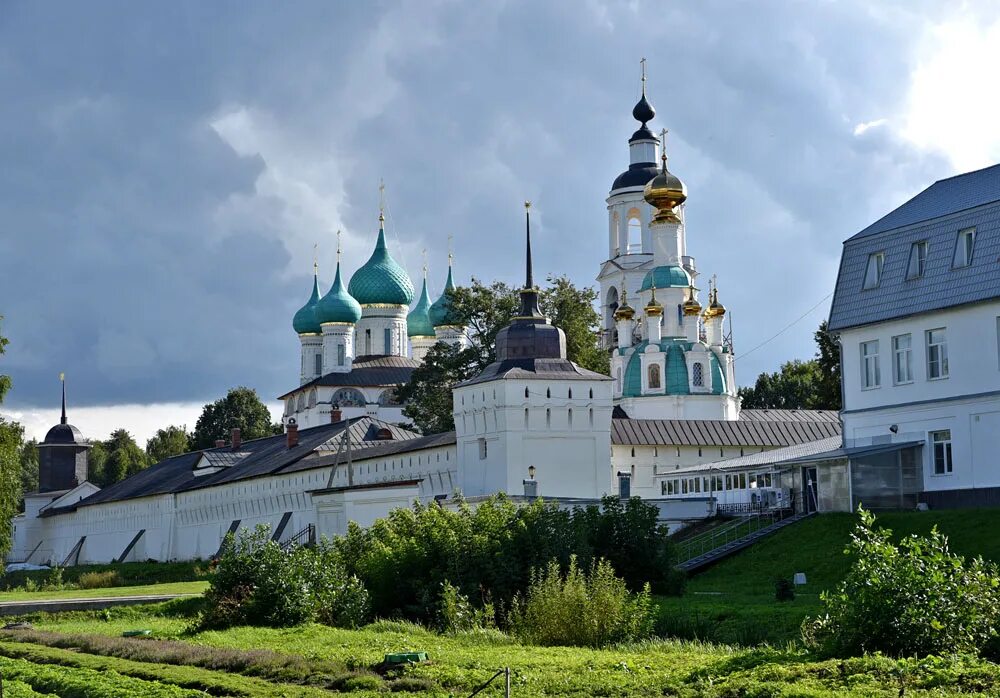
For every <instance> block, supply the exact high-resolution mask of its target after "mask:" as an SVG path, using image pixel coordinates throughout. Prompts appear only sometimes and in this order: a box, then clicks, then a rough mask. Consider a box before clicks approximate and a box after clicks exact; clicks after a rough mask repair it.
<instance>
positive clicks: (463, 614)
mask: <svg viewBox="0 0 1000 698" xmlns="http://www.w3.org/2000/svg"><path fill="white" fill-rule="evenodd" d="M437 616H438V617H437V621H438V622H437V627H438V630H440V631H441V632H444V633H459V632H468V631H470V630H484V629H487V628H493V627H494V626H495V623H494V621H495V610H494V608H493V604H490V603H485V604H483V607H482V608H476V607H475V606H474V605H473V604H472V602H471V601H470V600H469V597H468V596H466V595H465V594H463V593H462V592H460V591H459V590H458V588H456V587H455V586H454V585H453V584H452V583H451V582H449V581H447V580H445V581H444V582H443V583H442V584H441V593H440V594H439V596H438V614H437Z"/></svg>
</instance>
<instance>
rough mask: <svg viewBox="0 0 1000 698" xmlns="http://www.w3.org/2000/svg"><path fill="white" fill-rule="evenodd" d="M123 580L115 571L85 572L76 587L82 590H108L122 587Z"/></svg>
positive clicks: (78, 579)
mask: <svg viewBox="0 0 1000 698" xmlns="http://www.w3.org/2000/svg"><path fill="white" fill-rule="evenodd" d="M121 583H122V580H121V577H119V576H118V573H117V572H116V571H114V570H107V571H105V572H85V573H83V574H81V575H80V576H79V577H78V578H77V580H76V585H77V586H78V587H80V588H81V589H106V588H108V587H117V586H121Z"/></svg>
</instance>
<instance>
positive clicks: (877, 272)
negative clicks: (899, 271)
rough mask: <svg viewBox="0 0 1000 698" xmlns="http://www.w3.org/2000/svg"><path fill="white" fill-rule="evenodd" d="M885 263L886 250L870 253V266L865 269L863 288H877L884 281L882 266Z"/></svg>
mask: <svg viewBox="0 0 1000 698" xmlns="http://www.w3.org/2000/svg"><path fill="white" fill-rule="evenodd" d="M884 265H885V252H873V253H872V254H870V255H868V267H867V268H866V269H865V282H864V285H863V286H862V288H865V289H868V288H875V287H876V286H878V285H879V283H880V282H881V281H882V267H883V266H884Z"/></svg>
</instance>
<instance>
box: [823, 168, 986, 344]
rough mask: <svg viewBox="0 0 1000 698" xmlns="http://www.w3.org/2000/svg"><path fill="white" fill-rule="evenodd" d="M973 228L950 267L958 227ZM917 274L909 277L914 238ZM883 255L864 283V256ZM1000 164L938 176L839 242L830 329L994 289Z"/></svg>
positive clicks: (981, 296) (968, 299) (970, 299)
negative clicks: (873, 280)
mask: <svg viewBox="0 0 1000 698" xmlns="http://www.w3.org/2000/svg"><path fill="white" fill-rule="evenodd" d="M971 227H974V228H975V230H976V237H975V247H974V251H973V256H972V263H971V264H969V265H968V266H964V267H958V268H953V267H952V264H953V261H954V256H955V246H956V244H957V241H958V232H959V231H960V230H964V229H966V228H971ZM921 241H926V242H927V245H928V252H927V264H926V269H925V271H924V274H923V276H921V277H919V278H915V279H907V273H908V267H909V261H910V252H911V249H912V246H913V244H914V243H915V242H921ZM878 252H881V253H883V254H884V255H885V261H884V265H883V269H882V275H881V279H880V282H879V284H878V286H876V287H874V288H870V289H864V288H863V285H864V278H865V269H866V267H867V266H868V259H869V256H870V255H872V254H874V253H878ZM998 259H1000V165H994V166H993V167H989V168H986V169H985V170H979V171H977V172H970V173H967V174H964V175H959V176H958V177H952V178H950V179H946V180H941V181H940V182H937V183H936V184H934V185H932V186H931V187H929V188H928V189H926V190H925V191H923V192H922V193H920V194H918V195H917V196H916V197H914V198H913V199H911V200H910V201H908V202H907V203H905V204H903V206H901V207H899V208H898V209H896V210H895V211H893V212H892V213H890V214H889V215H888V216H885V217H884V218H882V219H881V220H880V221H878V222H876V223H874V224H873V225H871V226H869V227H868V228H865V230H863V231H861V232H860V233H858V234H857V235H855V236H854V237H852V238H851V239H849V240H847V241H846V242H845V243H844V250H843V254H842V256H841V260H840V271H839V274H838V276H837V284H836V288H835V292H834V297H833V303H832V305H831V308H830V322H829V327H830V329H831V330H833V331H837V330H842V329H846V328H848V327H856V326H860V325H866V324H869V323H874V322H882V321H885V320H891V319H895V318H900V317H906V316H909V315H915V314H918V313H924V312H929V311H933V310H941V309H944V308H949V307H953V306H957V305H964V304H967V303H976V302H981V301H986V300H992V299H995V298H998V297H1000V268H998Z"/></svg>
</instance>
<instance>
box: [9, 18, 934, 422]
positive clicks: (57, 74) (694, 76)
mask: <svg viewBox="0 0 1000 698" xmlns="http://www.w3.org/2000/svg"><path fill="white" fill-rule="evenodd" d="M931 11H935V10H934V6H930V5H928V6H927V7H917V6H910V5H909V4H905V5H899V6H896V7H891V6H890V7H888V8H880V9H879V11H878V13H876V12H874V11H871V10H869V9H867V6H866V4H864V3H860V2H859V3H846V4H825V3H824V4H817V3H787V4H778V3H773V4H766V3H765V4H761V3H756V4H740V5H734V4H732V3H728V2H725V3H699V4H698V5H697V6H694V5H692V6H691V7H681V6H664V5H662V4H661V3H644V2H629V3H607V4H602V3H598V2H596V1H595V2H589V3H569V2H551V3H529V2H513V1H512V2H503V3H473V4H464V3H463V4H458V3H450V2H440V3H437V2H435V3H432V2H421V3H404V2H383V3H353V4H346V3H325V2H315V3H296V4H294V5H280V6H279V5H274V4H270V3H257V4H250V3H236V2H234V3H210V4H206V3H195V2H188V3H171V4H169V5H166V6H143V7H141V8H137V6H134V5H132V4H129V3H111V2H106V3H88V4H87V5H86V6H84V5H78V4H71V3H67V4H65V5H63V6H61V7H60V8H59V9H58V10H56V9H54V8H53V7H52V6H51V5H39V4H36V3H21V4H11V5H8V6H5V9H4V10H2V11H0V90H2V93H3V94H4V95H13V96H14V97H15V98H14V99H13V100H11V101H10V102H9V103H8V104H5V109H4V110H3V111H2V112H0V134H2V135H0V157H2V159H3V162H4V168H3V170H2V171H0V191H2V194H0V225H2V230H0V313H2V314H4V315H6V319H5V321H4V326H3V327H4V332H5V334H6V335H7V336H8V337H9V338H10V339H11V345H10V347H9V349H10V351H9V354H8V356H7V357H5V360H4V365H5V366H6V369H5V370H7V371H9V372H10V373H12V374H13V376H14V379H15V391H14V392H13V393H11V395H10V396H9V401H10V402H11V403H12V404H22V405H37V404H47V403H49V402H51V400H52V397H53V396H52V393H53V389H52V381H53V377H54V376H55V374H57V373H58V372H59V371H61V370H65V371H67V373H70V374H71V376H72V377H73V381H74V395H75V398H76V400H77V402H81V403H86V404H109V403H120V402H161V401H185V400H192V401H199V400H206V399H210V398H213V397H215V396H217V395H219V394H221V393H222V392H224V391H225V389H226V388H228V387H230V386H232V385H235V384H250V385H253V386H255V387H257V388H258V389H259V390H260V391H261V392H262V393H263V394H264V395H267V396H271V395H276V394H279V393H281V392H283V391H284V390H285V389H287V388H288V387H289V386H290V385H291V384H292V383H294V381H295V380H296V377H297V366H298V358H297V340H296V339H295V337H294V335H293V333H292V331H291V327H290V319H291V314H292V313H293V312H294V310H295V309H296V308H297V307H298V306H299V305H301V303H302V302H303V301H304V300H305V298H306V296H307V295H308V290H309V279H308V269H309V262H310V260H311V256H312V244H313V243H314V242H319V243H320V245H321V247H320V258H321V263H322V267H323V269H324V270H325V271H326V272H329V271H330V268H331V265H332V259H333V250H334V245H335V242H334V237H333V234H332V232H333V230H334V229H336V228H337V227H344V228H345V230H346V231H347V236H346V238H345V243H346V245H345V252H346V256H345V266H346V267H347V270H348V271H353V270H354V269H355V268H357V266H359V265H360V264H361V263H363V262H364V260H365V259H366V258H367V255H368V253H369V252H370V248H371V245H372V243H373V240H374V230H375V214H376V212H377V210H376V203H377V192H376V184H377V181H378V179H379V177H384V178H385V180H386V184H387V189H388V195H389V205H390V212H391V217H390V240H391V243H392V245H393V249H394V254H396V256H397V258H400V259H401V260H402V261H405V263H406V264H407V265H408V267H409V270H410V272H411V275H413V277H414V278H419V277H418V275H419V265H420V256H419V251H420V250H421V249H422V248H425V247H426V248H427V249H428V250H429V255H430V261H431V268H432V286H433V287H434V288H435V289H436V290H440V285H441V283H442V281H443V278H442V277H443V272H444V269H443V267H444V257H445V254H446V246H447V237H448V235H454V237H455V248H456V255H457V268H456V271H457V272H458V274H459V276H460V277H461V278H468V277H469V276H470V275H474V276H476V277H479V278H483V279H492V278H502V279H505V280H508V281H515V280H517V278H518V274H519V270H520V269H521V259H520V255H521V248H520V233H521V227H520V226H521V213H520V208H519V202H520V201H521V200H522V199H524V198H530V199H533V200H534V201H535V202H536V205H537V209H538V212H539V218H538V226H539V227H538V243H537V250H536V266H537V267H538V268H539V269H541V270H542V271H544V272H548V273H567V274H569V275H570V276H571V277H572V278H573V279H575V280H576V281H577V282H578V283H584V284H589V283H592V279H593V277H594V275H595V274H596V272H597V269H598V265H599V264H600V262H601V261H602V260H603V259H604V257H605V256H606V253H607V249H606V232H605V231H606V222H605V221H606V219H605V216H606V212H605V208H604V206H605V205H604V198H605V197H606V196H607V189H608V187H609V186H610V183H611V181H612V180H613V179H614V177H615V176H616V175H617V174H618V173H619V172H620V171H621V170H623V169H624V168H625V167H626V166H627V147H626V139H627V138H628V136H629V134H630V133H631V132H632V130H633V129H634V127H635V124H634V122H633V121H632V119H631V116H630V110H631V106H632V104H633V103H634V101H635V98H636V97H637V95H638V87H639V84H638V82H639V81H638V59H639V57H640V56H641V55H645V56H646V57H647V58H648V59H649V66H650V82H649V92H650V97H651V100H652V102H653V104H654V105H655V106H656V108H657V110H658V118H657V120H656V122H655V124H654V126H656V127H657V128H658V127H659V126H660V125H667V126H668V127H669V128H670V129H671V134H670V136H669V141H668V143H669V152H670V155H671V169H672V170H673V171H675V172H676V173H677V174H679V175H680V176H681V177H683V178H684V179H685V180H686V181H687V183H688V186H689V190H690V204H689V206H688V212H687V220H688V228H689V230H688V236H689V246H690V248H691V250H692V251H693V253H694V254H695V256H696V257H697V259H698V264H699V267H700V269H701V270H702V271H704V272H707V273H709V274H711V273H718V275H719V282H720V293H721V295H722V299H723V301H724V302H725V303H726V304H727V305H728V306H729V308H730V309H731V311H732V314H733V318H734V323H735V329H736V333H737V335H736V340H737V350H738V351H739V350H740V349H742V350H744V351H745V350H746V349H749V348H751V347H752V346H755V345H757V344H758V343H759V342H762V341H764V340H765V339H767V338H768V337H770V336H771V335H773V334H774V333H775V332H777V331H778V330H779V329H781V328H782V327H783V326H784V325H785V324H787V323H788V322H790V321H791V320H793V319H794V318H795V317H797V316H798V315H799V314H801V313H802V312H804V311H805V310H807V309H808V308H809V307H810V306H811V305H812V304H813V303H815V302H816V301H818V300H819V299H820V298H822V297H823V296H824V295H825V294H826V293H828V292H829V291H830V290H832V285H833V281H834V277H835V274H836V265H837V259H838V255H839V250H840V243H841V241H842V240H843V239H844V238H846V237H848V236H849V235H851V234H852V233H853V232H855V231H857V230H858V229H860V228H861V227H863V226H864V225H866V224H867V223H868V222H870V221H871V220H872V219H873V218H874V217H877V216H879V215H881V214H882V213H884V212H886V211H888V210H889V209H890V208H892V207H893V206H894V205H896V204H897V203H899V202H900V201H901V200H902V198H904V197H905V195H906V194H910V193H913V192H914V191H915V190H917V189H919V188H920V187H922V186H924V185H926V184H928V183H929V182H931V181H933V180H934V179H937V178H940V177H942V176H945V175H947V174H949V171H948V166H947V164H946V163H945V161H944V160H943V159H942V158H941V157H939V156H935V155H932V154H927V153H922V152H919V151H917V150H915V149H914V148H912V147H911V146H909V145H908V144H907V143H905V142H903V141H902V140H900V139H899V138H898V137H896V136H895V135H894V131H893V130H892V129H891V128H888V127H877V128H872V129H869V130H868V131H866V132H865V133H863V134H861V135H860V136H855V135H854V127H855V125H856V124H858V123H862V122H869V121H874V120H877V119H882V118H885V119H888V120H889V121H890V125H891V121H892V119H894V118H897V117H898V116H899V114H900V110H901V108H902V107H901V104H902V102H903V100H904V99H905V95H906V89H907V80H908V76H909V71H910V70H911V67H912V64H913V61H914V56H913V55H912V51H913V50H914V48H913V44H912V41H913V39H912V37H913V36H914V35H915V34H917V33H918V32H919V30H920V27H921V26H922V24H923V22H925V21H926V20H927V18H928V17H929V16H930V15H929V14H928V13H929V12H931ZM329 281H330V279H329V273H327V274H326V275H325V278H324V283H325V284H329ZM775 299H782V301H781V304H780V306H778V307H780V308H781V310H780V311H776V310H775V307H776V306H775ZM821 317H822V309H820V310H818V311H817V312H815V313H814V314H813V315H811V316H810V317H809V318H807V320H805V321H803V322H802V323H800V324H799V325H797V326H796V327H795V328H793V329H792V330H790V331H789V332H787V333H786V334H784V335H782V337H781V338H779V339H778V340H775V341H774V342H773V343H771V344H769V345H768V347H767V348H766V349H762V350H760V351H757V352H754V353H753V354H751V355H750V356H748V357H747V358H746V360H745V361H741V362H740V363H739V364H738V366H739V376H740V379H741V380H742V381H743V382H751V381H752V380H753V378H754V377H755V376H756V374H757V373H758V372H759V371H761V370H765V369H766V370H773V369H774V368H776V367H777V364H778V363H780V361H782V360H785V359H787V358H791V357H794V356H800V357H804V356H808V355H810V354H811V353H812V351H813V346H812V337H811V333H812V330H813V329H814V327H815V325H816V324H818V322H819V320H820V319H821Z"/></svg>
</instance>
